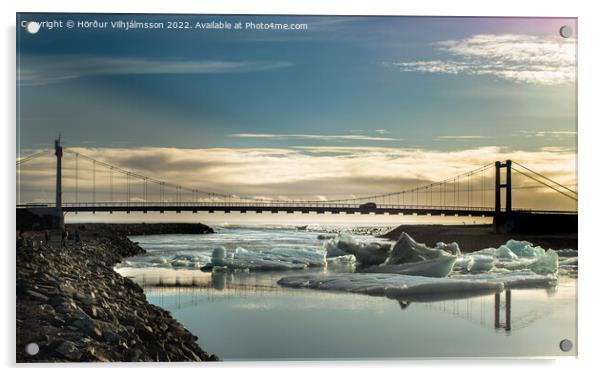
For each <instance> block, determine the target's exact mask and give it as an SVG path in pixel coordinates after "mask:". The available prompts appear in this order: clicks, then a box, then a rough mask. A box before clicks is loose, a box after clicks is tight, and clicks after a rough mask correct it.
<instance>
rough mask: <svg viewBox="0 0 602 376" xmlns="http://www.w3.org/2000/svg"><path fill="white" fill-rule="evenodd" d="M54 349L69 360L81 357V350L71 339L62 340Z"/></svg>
mask: <svg viewBox="0 0 602 376" xmlns="http://www.w3.org/2000/svg"><path fill="white" fill-rule="evenodd" d="M55 351H56V352H57V353H59V354H61V355H62V356H64V357H65V358H67V359H69V360H74V361H77V360H79V359H80V358H81V357H82V352H81V350H79V349H78V348H77V346H75V343H73V342H71V341H64V342H62V343H61V344H60V345H59V346H58V347H57V348H56V349H55Z"/></svg>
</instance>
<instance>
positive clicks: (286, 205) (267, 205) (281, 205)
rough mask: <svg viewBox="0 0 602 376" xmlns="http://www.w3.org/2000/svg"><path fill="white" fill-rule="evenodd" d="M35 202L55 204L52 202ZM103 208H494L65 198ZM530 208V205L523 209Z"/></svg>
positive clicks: (78, 204) (78, 205) (485, 208)
mask: <svg viewBox="0 0 602 376" xmlns="http://www.w3.org/2000/svg"><path fill="white" fill-rule="evenodd" d="M36 205H48V206H53V204H52V203H43V204H36ZM95 207H96V208H100V207H131V208H142V207H145V208H150V207H152V208H162V207H189V208H195V207H203V208H211V207H214V208H218V207H219V208H225V207H232V208H245V207H247V208H266V209H269V208H298V209H300V210H301V209H355V210H357V211H371V210H383V209H393V210H395V209H397V210H447V211H454V210H457V211H483V212H490V211H493V210H494V208H493V207H490V206H453V205H441V206H439V205H395V204H383V205H377V206H376V207H362V206H361V204H352V203H333V202H319V201H316V202H307V201H305V202H301V201H270V202H248V201H224V202H219V201H198V202H191V201H182V202H178V201H164V202H161V201H130V202H127V201H103V202H64V203H63V208H95ZM524 210H528V209H524Z"/></svg>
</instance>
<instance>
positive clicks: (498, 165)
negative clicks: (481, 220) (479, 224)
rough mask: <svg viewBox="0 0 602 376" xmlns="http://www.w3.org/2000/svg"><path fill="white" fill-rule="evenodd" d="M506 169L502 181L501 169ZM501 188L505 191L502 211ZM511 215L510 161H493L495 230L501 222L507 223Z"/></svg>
mask: <svg viewBox="0 0 602 376" xmlns="http://www.w3.org/2000/svg"><path fill="white" fill-rule="evenodd" d="M503 168H504V169H506V181H505V183H502V179H501V178H502V176H501V175H502V171H501V170H502V169H503ZM502 188H504V190H505V191H506V206H505V210H504V213H502ZM511 216H512V161H511V160H510V159H508V160H506V162H500V161H497V162H495V215H494V219H493V221H494V224H495V228H496V230H497V231H499V230H500V226H501V224H502V223H505V224H509V222H510V218H511Z"/></svg>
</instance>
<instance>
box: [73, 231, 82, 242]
mask: <svg viewBox="0 0 602 376" xmlns="http://www.w3.org/2000/svg"><path fill="white" fill-rule="evenodd" d="M73 236H74V237H75V242H76V243H79V242H80V241H81V238H80V237H79V228H76V229H75V232H74V233H73Z"/></svg>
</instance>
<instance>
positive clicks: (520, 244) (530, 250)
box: [506, 239, 546, 257]
mask: <svg viewBox="0 0 602 376" xmlns="http://www.w3.org/2000/svg"><path fill="white" fill-rule="evenodd" d="M506 247H508V248H509V249H510V250H511V251H512V252H513V253H514V254H515V255H517V256H518V257H540V256H543V254H544V253H545V252H546V251H545V250H544V249H543V248H541V247H533V243H530V242H528V241H526V240H520V241H519V240H514V239H510V240H508V241H507V242H506Z"/></svg>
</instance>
